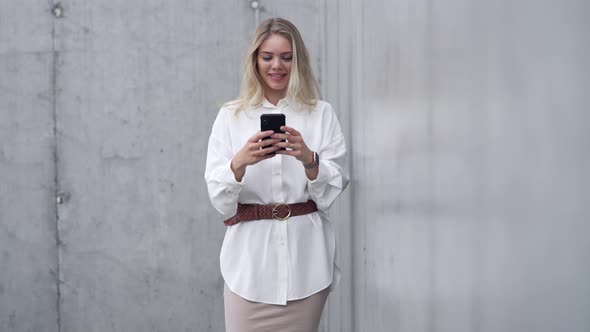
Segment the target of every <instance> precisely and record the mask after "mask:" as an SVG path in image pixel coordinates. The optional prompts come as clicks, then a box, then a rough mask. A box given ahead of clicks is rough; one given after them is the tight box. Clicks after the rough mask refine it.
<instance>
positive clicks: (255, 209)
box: [223, 200, 318, 226]
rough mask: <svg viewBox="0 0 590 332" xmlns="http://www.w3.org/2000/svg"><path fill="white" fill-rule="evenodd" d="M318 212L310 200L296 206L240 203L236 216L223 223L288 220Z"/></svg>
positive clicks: (229, 224)
mask: <svg viewBox="0 0 590 332" xmlns="http://www.w3.org/2000/svg"><path fill="white" fill-rule="evenodd" d="M317 210H318V207H317V205H316V204H315V202H314V201H312V200H309V201H307V202H305V203H295V204H284V203H279V204H270V205H259V204H242V203H238V211H237V212H236V215H235V216H233V217H231V218H229V219H227V220H226V221H224V222H223V223H224V224H225V225H226V226H231V225H235V224H237V223H239V222H241V221H251V220H259V219H277V220H286V219H289V217H295V216H301V215H304V214H309V213H313V212H316V211H317Z"/></svg>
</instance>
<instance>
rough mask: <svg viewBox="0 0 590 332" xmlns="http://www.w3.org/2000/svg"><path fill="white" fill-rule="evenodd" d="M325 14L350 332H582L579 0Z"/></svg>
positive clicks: (585, 319)
mask: <svg viewBox="0 0 590 332" xmlns="http://www.w3.org/2000/svg"><path fill="white" fill-rule="evenodd" d="M335 7H336V8H338V9H339V10H340V11H341V15H345V16H347V18H348V20H347V19H343V20H342V22H341V23H338V22H337V24H339V28H340V29H342V30H344V31H342V30H338V29H335V30H329V31H331V33H330V34H329V35H331V36H332V37H335V36H338V35H340V36H342V35H345V36H346V35H347V36H350V37H351V38H353V41H352V42H351V43H352V44H353V45H354V46H355V48H353V51H352V56H351V58H347V56H346V55H344V56H345V57H346V58H345V59H344V60H343V61H344V63H343V64H341V65H340V66H339V67H338V69H340V71H339V73H338V75H340V77H343V78H344V79H341V81H346V79H348V78H350V79H351V81H352V82H353V83H349V84H348V87H349V89H350V90H349V91H351V93H352V96H351V97H349V98H350V99H348V101H349V103H348V104H349V105H351V106H350V107H351V109H350V117H351V119H352V121H351V128H352V130H351V131H350V133H351V135H350V137H351V140H352V151H353V160H352V166H353V181H352V186H351V190H352V196H353V199H352V201H353V207H352V209H353V215H354V218H353V233H352V234H353V236H352V241H353V242H352V244H353V250H354V254H353V259H354V267H353V280H354V282H353V289H354V292H353V312H354V318H355V319H354V329H353V330H354V331H408V332H410V331H411V332H418V331H455V332H456V331H466V332H467V331H490V332H492V331H494V332H496V331H514V332H521V331H547V332H549V331H557V330H560V331H577V332H582V331H588V330H589V329H590V316H589V315H588V312H589V311H588V310H589V309H590V300H589V299H590V282H588V280H590V265H588V254H589V253H590V239H589V238H588V236H587V234H588V233H590V225H589V224H588V222H587V221H588V220H589V219H590V213H589V212H588V209H587V202H588V199H589V197H590V192H589V190H588V188H589V184H590V175H589V173H588V169H589V167H588V166H589V164H590V156H589V155H588V153H587V151H588V143H589V142H590V130H589V129H590V124H589V122H588V106H589V97H588V95H587V90H588V86H589V83H590V82H589V77H590V76H589V75H588V74H589V73H590V63H589V62H588V59H589V58H590V57H589V55H590V54H589V53H590V44H589V42H588V38H587V37H586V34H587V32H588V31H590V29H589V28H590V26H589V24H588V20H587V19H585V15H586V14H587V13H588V12H589V9H590V8H589V6H588V4H587V2H584V1H566V2H558V1H542V2H541V3H540V2H533V1H499V2H498V1H486V2H484V3H482V2H478V3H475V2H472V1H462V0H457V1H445V2H440V1H434V2H433V1H392V2H386V1H379V2H363V3H362V4H356V3H350V4H349V6H345V5H342V3H341V2H338V5H337V6H335ZM385 32H387V33H385ZM340 40H342V39H340ZM341 47H342V46H338V44H332V45H331V46H329V48H328V54H327V58H328V59H333V58H335V57H336V56H338V55H342V54H343V53H344V52H345V51H346V48H345V47H344V48H341ZM346 68H351V69H350V70H351V73H347V72H346V70H345V69H346ZM337 77H338V76H334V79H333V81H334V80H336V79H337ZM340 84H341V85H344V86H346V85H347V83H340ZM344 98H345V97H344ZM343 103H344V104H346V101H343V102H341V104H343Z"/></svg>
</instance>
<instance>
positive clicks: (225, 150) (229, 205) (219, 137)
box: [205, 109, 244, 218]
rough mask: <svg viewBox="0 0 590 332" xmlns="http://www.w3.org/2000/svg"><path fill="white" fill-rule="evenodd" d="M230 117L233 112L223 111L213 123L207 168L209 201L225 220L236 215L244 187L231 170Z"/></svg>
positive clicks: (206, 177)
mask: <svg viewBox="0 0 590 332" xmlns="http://www.w3.org/2000/svg"><path fill="white" fill-rule="evenodd" d="M229 116H231V111H229V110H227V109H221V111H220V112H219V114H218V115H217V118H216V119H215V122H214V123H213V128H212V130H211V136H210V137H209V145H208V147H207V164H206V167H205V181H206V182H207V190H208V192H209V199H210V200H211V203H212V204H213V206H214V207H215V209H216V210H217V211H219V213H221V214H222V215H223V216H224V218H230V217H232V216H233V215H234V214H235V213H236V210H237V202H238V196H239V194H240V191H242V188H243V187H244V185H243V183H240V182H238V181H236V179H235V177H234V173H233V172H232V170H231V160H232V158H233V152H232V149H231V146H230V143H229V139H228V138H229V129H228V128H229V122H228V121H230V120H231V119H230V118H229Z"/></svg>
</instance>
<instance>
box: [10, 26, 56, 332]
mask: <svg viewBox="0 0 590 332" xmlns="http://www.w3.org/2000/svg"><path fill="white" fill-rule="evenodd" d="M0 29H2V27H1V26H0ZM52 64H53V56H52V53H51V52H46V53H35V54H31V53H21V52H14V53H12V54H3V55H0V73H2V74H0V112H1V113H0V114H1V115H0V116H1V118H0V271H2V272H0V330H1V331H19V332H20V331H48V332H51V331H57V325H58V323H57V321H58V316H57V297H58V292H57V273H58V269H57V252H56V239H57V234H56V224H55V220H56V218H55V205H54V202H55V174H54V171H55V168H54V160H53V151H54V145H53V142H54V139H53V137H54V135H53V123H54V121H53V107H52V103H51V101H52V93H51V92H52V90H51V86H50V77H51V68H52Z"/></svg>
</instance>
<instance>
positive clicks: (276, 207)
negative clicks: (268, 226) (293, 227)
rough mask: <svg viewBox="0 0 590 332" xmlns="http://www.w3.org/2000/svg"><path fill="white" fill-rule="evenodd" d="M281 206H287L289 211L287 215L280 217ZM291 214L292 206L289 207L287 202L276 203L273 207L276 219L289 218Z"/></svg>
mask: <svg viewBox="0 0 590 332" xmlns="http://www.w3.org/2000/svg"><path fill="white" fill-rule="evenodd" d="M280 206H286V207H287V210H289V213H287V215H286V216H284V217H279V215H278V212H279V207H280ZM290 216H291V208H290V207H289V205H287V204H285V203H279V204H277V205H275V206H274V207H273V208H272V218H273V219H276V220H287V219H289V217H290Z"/></svg>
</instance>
